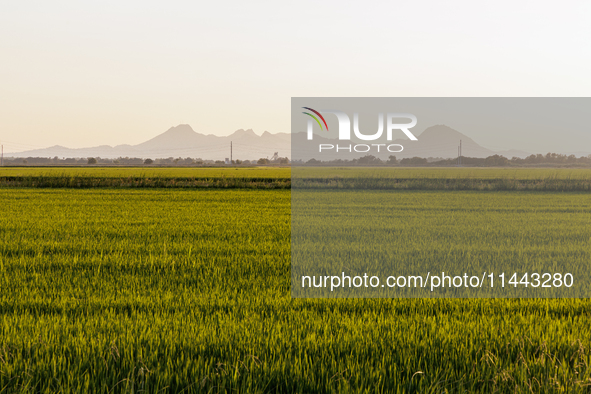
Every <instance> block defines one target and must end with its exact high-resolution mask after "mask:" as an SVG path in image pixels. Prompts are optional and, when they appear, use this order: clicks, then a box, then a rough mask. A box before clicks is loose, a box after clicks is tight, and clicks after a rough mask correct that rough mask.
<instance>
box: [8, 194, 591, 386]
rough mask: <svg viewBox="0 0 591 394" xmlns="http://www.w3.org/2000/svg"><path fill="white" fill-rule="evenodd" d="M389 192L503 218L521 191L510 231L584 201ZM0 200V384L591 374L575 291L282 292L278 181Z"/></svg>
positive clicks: (585, 319)
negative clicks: (417, 295) (523, 294)
mask: <svg viewBox="0 0 591 394" xmlns="http://www.w3.org/2000/svg"><path fill="white" fill-rule="evenodd" d="M404 193H406V195H407V196H408V197H411V198H409V201H411V202H413V201H414V207H413V206H406V207H403V208H405V210H406V211H407V212H414V213H413V214H414V215H416V220H419V219H420V218H421V209H422V208H421V207H424V206H425V204H427V205H429V206H430V207H431V209H430V210H428V211H426V212H427V215H428V216H426V217H425V218H429V217H431V218H433V219H432V220H437V219H436V218H435V217H434V216H431V215H436V214H437V211H438V210H439V211H441V212H443V211H445V210H446V209H448V210H449V208H450V205H453V204H455V203H461V205H462V207H463V209H466V210H467V211H470V210H472V211H479V210H481V209H482V207H483V206H484V207H488V208H487V209H486V210H485V211H486V212H485V213H482V214H485V215H487V223H489V224H494V223H498V222H499V221H500V222H504V221H506V218H507V216H506V215H507V211H506V210H504V209H508V208H507V207H506V206H505V208H504V209H503V205H504V204H505V205H506V204H508V203H510V202H513V203H519V204H527V207H524V209H523V210H521V212H520V210H519V207H517V206H516V207H514V209H513V211H512V212H511V215H512V216H513V217H514V220H515V221H514V224H515V225H519V226H520V228H519V231H520V232H521V234H522V238H521V239H522V240H527V239H528V237H530V238H531V239H535V237H537V235H539V234H538V233H537V232H539V231H542V232H543V228H539V226H538V227H536V228H533V227H528V226H521V225H520V223H527V219H528V215H530V214H531V210H532V209H538V210H539V211H540V213H539V214H540V216H539V219H538V220H539V221H541V222H544V221H546V222H547V224H548V225H551V223H552V221H553V216H552V215H555V214H557V213H556V212H554V211H555V210H556V209H562V208H564V209H566V208H568V209H570V210H569V212H570V213H569V215H571V216H573V217H574V218H576V219H577V221H578V222H579V223H580V222H581V221H584V220H585V216H584V215H587V214H588V208H589V206H588V203H587V199H586V198H584V197H585V196H584V195H581V194H576V193H575V194H572V195H571V194H556V193H548V194H544V193H540V194H531V195H530V196H533V197H532V198H531V199H530V200H528V198H527V194H522V193H516V192H509V193H501V192H495V193H486V192H454V193H453V194H454V195H455V196H456V198H457V199H459V200H457V201H456V202H455V203H454V202H453V201H452V200H450V198H451V195H452V194H448V195H447V197H446V198H444V199H442V198H441V196H440V195H439V194H438V192H404ZM514 195H516V196H517V197H516V198H517V200H515V199H513V197H512V196H514ZM491 197H494V198H496V200H494V201H491V200H490V198H491ZM0 199H1V201H2V204H0V289H1V291H0V318H1V319H2V324H1V325H0V390H3V392H30V393H80V392H89V391H90V392H105V393H106V392H110V393H119V392H125V393H131V392H134V393H135V392H148V393H157V392H159V393H167V392H168V393H179V392H181V391H182V392H183V393H193V392H195V393H197V392H209V393H217V392H248V393H275V392H285V393H296V392H297V393H312V392H314V393H334V392H355V393H362V392H363V393H379V392H384V393H402V392H421V393H442V392H482V393H491V392H507V393H509V392H510V393H515V392H523V393H525V392H565V393H566V392H588V389H589V386H590V385H591V372H590V371H589V368H588V366H589V364H590V363H591V359H590V353H589V351H590V341H591V340H590V338H591V325H590V324H589V322H590V317H591V316H590V312H591V303H590V302H589V301H588V300H585V299H583V300H577V299H561V300H519V299H515V300H479V299H475V300H408V299H402V300H400V299H393V300H391V299H382V300H360V299H350V300H293V299H291V298H290V295H289V294H290V253H291V251H290V220H291V219H290V192H289V191H288V190H266V191H263V190H230V191H222V190H196V191H193V190H174V191H168V190H156V189H154V190H148V189H140V190H130V189H120V190H110V189H101V190H96V189H94V190H93V189H87V190H73V189H45V190H43V189H2V190H0ZM525 201H528V202H525ZM556 203H558V204H559V205H560V206H559V207H555V208H552V207H553V205H555V204H556ZM409 204H410V203H409ZM495 204H497V205H498V206H497V205H495ZM495 206H497V208H495ZM569 207H570V208H569ZM548 209H549V210H548ZM552 209H554V211H553V210H552ZM545 211H547V212H546V213H545ZM456 213H457V214H460V215H461V214H462V213H461V211H456ZM394 214H402V210H401V211H400V212H395V213H394ZM466 214H467V213H466ZM524 215H525V216H524ZM454 223H456V222H453V223H449V224H445V225H446V226H449V231H450V234H451V235H454V236H456V237H460V238H461V237H464V238H465V240H466V242H468V243H471V244H472V245H473V248H474V251H477V250H480V249H482V253H484V252H485V248H486V246H487V242H488V241H487V239H485V238H482V237H480V238H479V235H482V234H484V233H479V232H463V231H462V229H461V228H458V227H454V226H457V225H456V224H454ZM441 225H444V224H443V223H441ZM419 230H420V229H419V228H417V229H416V231H419ZM435 230H436V229H433V230H432V231H435ZM579 230H581V229H579ZM579 230H577V229H574V228H573V229H571V231H572V233H573V234H582V233H581V231H582V230H581V231H579ZM515 231H517V229H515ZM426 235H427V236H429V234H426ZM451 235H450V236H451ZM498 237H499V239H498V242H502V239H501V234H498ZM564 237H565V238H564V239H562V240H561V242H564V245H568V244H569V243H570V242H571V240H569V238H568V237H569V235H568V233H567V234H565V235H564ZM461 241H462V240H461V239H459V240H458V242H461ZM518 241H519V240H515V242H518ZM442 242H443V241H442ZM581 242H582V241H581ZM479 245H480V246H479ZM539 248H542V246H541V245H540V246H539ZM552 248H559V245H558V244H556V243H555V244H553V245H552ZM540 250H541V249H540ZM556 250H559V249H556ZM401 252H403V253H404V250H402V251H401ZM409 252H410V250H409ZM435 252H436V250H435V249H433V253H435ZM566 252H567V253H568V250H567V251H566ZM581 258H582V257H581ZM574 263H577V264H587V263H588V261H578V260H577V261H576V262H574Z"/></svg>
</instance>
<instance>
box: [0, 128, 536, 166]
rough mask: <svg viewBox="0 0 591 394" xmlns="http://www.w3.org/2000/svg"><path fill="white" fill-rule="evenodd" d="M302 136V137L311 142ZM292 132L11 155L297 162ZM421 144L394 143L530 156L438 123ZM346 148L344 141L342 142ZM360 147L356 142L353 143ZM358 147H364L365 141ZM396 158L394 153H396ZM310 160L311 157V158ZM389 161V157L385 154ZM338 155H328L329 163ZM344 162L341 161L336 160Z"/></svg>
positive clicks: (423, 153) (408, 151) (412, 150)
mask: <svg viewBox="0 0 591 394" xmlns="http://www.w3.org/2000/svg"><path fill="white" fill-rule="evenodd" d="M301 134H302V138H305V137H304V136H303V133H301ZM291 137H292V136H291V134H290V133H277V134H271V133H269V132H267V131H265V132H264V133H263V134H262V135H260V136H259V135H257V134H255V132H254V131H252V130H251V129H248V130H243V129H240V130H237V131H235V132H234V133H232V134H231V135H229V136H225V137H219V136H215V135H212V134H207V135H206V134H201V133H197V132H195V131H194V130H193V129H192V128H191V126H189V125H187V124H181V125H178V126H176V127H171V128H170V129H168V130H167V131H165V132H164V133H162V134H160V135H158V136H156V137H154V138H152V139H150V140H148V141H146V142H143V143H141V144H138V145H117V146H114V147H113V146H108V145H101V146H97V147H92V148H80V149H71V148H66V147H63V146H59V145H56V146H52V147H49V148H45V149H36V150H29V151H25V152H18V153H10V154H7V155H6V156H7V157H55V156H57V157H60V158H62V157H67V158H70V157H71V158H85V157H101V158H106V159H115V158H118V157H139V158H151V159H157V158H168V157H174V158H177V157H183V158H185V157H191V158H201V159H203V160H223V159H225V158H227V157H230V143H231V144H232V150H233V155H232V156H233V158H234V159H240V160H252V159H259V158H261V157H272V156H273V154H274V153H275V152H278V154H279V156H280V157H289V158H291ZM417 137H418V141H410V140H408V139H404V140H397V141H392V142H391V143H393V144H401V145H403V146H404V148H405V149H404V151H403V152H401V153H396V154H395V155H396V157H398V158H404V157H414V156H418V157H425V158H428V157H441V158H454V157H457V153H458V151H457V147H458V144H459V141H460V140H462V147H463V156H466V157H488V156H491V155H494V154H499V155H503V156H505V157H508V158H511V157H514V156H516V157H526V156H528V155H529V153H528V152H523V151H518V150H507V151H498V152H496V151H492V150H490V149H487V148H485V147H482V146H480V145H479V144H478V143H476V142H475V141H474V140H472V139H471V138H469V137H468V136H466V135H464V134H462V133H460V132H458V131H456V130H454V129H452V128H450V127H448V126H445V125H437V126H432V127H429V128H427V129H426V130H425V131H424V132H423V133H421V134H420V135H418V136H417ZM314 141H315V143H316V141H317V142H318V143H334V144H336V143H339V142H338V141H336V140H331V139H327V138H322V137H320V136H315V137H314ZM340 143H341V144H342V141H341V142H340ZM352 143H355V141H352ZM357 143H362V142H361V141H359V142H357ZM390 154H391V153H390ZM297 156H298V157H297V158H300V159H309V158H312V157H313V156H314V154H313V153H311V154H309V155H308V154H300V153H299V152H298V155H297ZM307 156H310V157H307ZM379 156H380V157H381V156H385V157H387V156H388V154H382V155H379ZM331 158H332V157H329V156H323V159H324V160H326V159H331ZM335 158H338V157H335Z"/></svg>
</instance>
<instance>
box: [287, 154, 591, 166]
mask: <svg viewBox="0 0 591 394" xmlns="http://www.w3.org/2000/svg"><path fill="white" fill-rule="evenodd" d="M461 162H462V165H464V166H470V167H507V166H515V167H527V166H535V165H549V166H581V167H591V155H589V156H581V157H576V156H575V155H568V156H567V155H561V154H557V153H548V154H546V155H541V154H537V155H530V156H528V157H526V158H525V159H522V158H520V157H513V158H512V159H508V158H506V157H504V156H501V155H493V156H489V157H486V158H477V157H462V158H461ZM298 164H308V165H329V166H331V165H334V166H346V165H367V166H382V165H386V166H406V167H417V166H418V167H420V166H430V167H452V166H456V165H458V159H457V158H455V159H441V158H429V159H426V158H423V157H411V158H404V159H402V160H398V159H397V158H396V156H389V157H388V160H382V159H380V158H379V157H375V156H372V155H367V156H363V157H360V158H358V159H351V160H342V159H338V160H331V161H319V160H316V159H310V160H308V161H307V162H305V163H303V162H301V161H300V162H298Z"/></svg>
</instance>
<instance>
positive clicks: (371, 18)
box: [0, 0, 591, 157]
mask: <svg viewBox="0 0 591 394" xmlns="http://www.w3.org/2000/svg"><path fill="white" fill-rule="evenodd" d="M590 16H591V3H589V2H584V1H571V2H563V3H561V4H560V6H557V5H556V2H552V1H547V0H538V1H530V0H526V1H517V2H516V1H508V0H500V1H496V2H490V3H482V2H474V1H468V0H450V1H448V2H433V1H424V0H418V1H412V2H384V1H381V0H368V1H363V2H342V1H336V0H327V1H323V2H317V1H308V0H303V1H298V2H289V1H288V2H267V1H255V2H241V1H236V0H229V1H222V2H208V3H206V4H204V3H203V2H187V1H178V2H174V3H173V4H171V3H170V2H163V1H156V0H146V1H141V2H140V1H137V0H130V1H112V0H105V1H100V2H96V1H83V2H80V1H74V0H63V1H58V2H48V1H40V0H31V1H26V2H23V1H15V0H7V1H3V2H2V12H0V53H2V62H0V86H1V87H2V93H0V104H1V105H0V143H2V144H3V145H4V152H5V153H6V152H20V151H26V150H32V149H43V148H46V147H48V146H52V145H61V146H67V147H70V148H84V147H93V146H101V145H105V144H109V145H113V146H120V145H125V144H128V145H131V146H136V145H138V144H140V143H141V142H143V141H146V140H147V139H149V138H152V137H155V136H157V135H158V134H160V133H162V132H163V131H165V130H167V129H168V128H169V127H170V126H172V125H178V124H190V125H191V126H192V127H193V128H194V130H196V131H198V132H200V133H205V134H210V133H211V134H214V135H216V136H228V135H229V134H230V133H232V132H233V131H234V130H238V129H241V128H244V129H253V130H255V131H256V132H257V133H258V134H260V133H262V132H263V131H264V130H268V131H269V132H270V133H274V134H275V133H281V132H288V131H289V123H290V118H289V110H288V108H289V101H290V98H291V97H474V96H476V97H507V96H508V97H529V96H537V97H540V96H542V97H548V96H559V97H573V96H578V97H580V96H583V97H586V96H589V94H590V92H591V79H590V78H589V77H588V72H589V69H590V67H591V51H589V50H588V49H587V48H588V43H589V41H590V40H591V24H589V19H590ZM335 54H336V56H335ZM442 123H445V124H447V125H448V126H451V127H452V128H454V129H456V130H458V131H460V132H462V133H465V134H467V135H468V136H469V137H471V138H472V139H474V140H475V141H477V142H478V143H479V144H481V145H482V146H484V147H487V148H488V149H491V150H494V151H500V150H504V149H510V148H511V149H519V150H525V151H531V152H532V153H534V152H535V153H537V152H557V153H567V152H572V151H577V150H580V149H581V146H582V145H583V144H582V143H581V138H582V137H581V136H580V135H578V136H577V135H568V134H563V136H564V137H565V138H563V139H561V140H560V142H558V141H557V139H556V137H555V136H550V135H544V136H540V138H535V139H534V140H532V138H530V137H529V136H527V135H515V134H513V133H511V132H510V131H509V130H502V129H501V130H498V131H497V132H496V133H495V134H487V133H479V132H477V131H472V130H467V129H463V128H460V127H455V125H453V124H449V123H448V122H442ZM434 124H437V123H433V124H430V125H425V126H431V125H434ZM566 137H568V138H566ZM224 143H225V141H224ZM125 149H127V148H125ZM212 149H213V148H212ZM266 149H267V148H266V146H265V149H264V151H263V152H261V153H259V154H258V155H257V156H267V155H272V154H273V153H274V151H276V150H282V148H281V147H278V148H274V149H271V151H270V152H267V150H266ZM280 154H283V153H282V152H280ZM224 157H225V156H224Z"/></svg>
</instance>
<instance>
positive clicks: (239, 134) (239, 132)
mask: <svg viewBox="0 0 591 394" xmlns="http://www.w3.org/2000/svg"><path fill="white" fill-rule="evenodd" d="M230 137H258V135H256V133H255V132H254V131H253V130H252V129H248V130H244V129H239V130H236V131H235V132H233V133H232V134H230Z"/></svg>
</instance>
